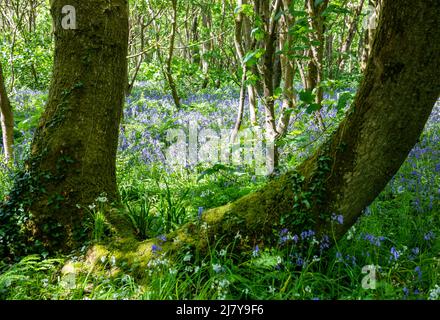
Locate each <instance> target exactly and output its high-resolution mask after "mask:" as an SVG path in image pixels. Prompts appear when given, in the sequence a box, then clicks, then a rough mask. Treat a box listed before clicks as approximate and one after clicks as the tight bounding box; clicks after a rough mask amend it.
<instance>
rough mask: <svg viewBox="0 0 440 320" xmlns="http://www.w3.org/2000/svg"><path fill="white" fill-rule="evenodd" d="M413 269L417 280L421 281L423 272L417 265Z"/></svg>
mask: <svg viewBox="0 0 440 320" xmlns="http://www.w3.org/2000/svg"><path fill="white" fill-rule="evenodd" d="M414 271H415V272H416V273H417V277H418V279H419V281H421V280H422V276H423V273H422V270H421V269H420V267H419V266H417V267H416V268H415V269H414Z"/></svg>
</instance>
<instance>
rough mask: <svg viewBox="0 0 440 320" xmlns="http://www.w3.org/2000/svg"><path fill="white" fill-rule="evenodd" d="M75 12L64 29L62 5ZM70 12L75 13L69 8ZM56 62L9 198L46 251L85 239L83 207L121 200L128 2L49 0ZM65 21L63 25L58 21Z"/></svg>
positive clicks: (85, 210) (121, 0) (117, 0)
mask: <svg viewBox="0 0 440 320" xmlns="http://www.w3.org/2000/svg"><path fill="white" fill-rule="evenodd" d="M66 4H69V5H72V6H74V8H75V9H76V28H75V26H74V24H73V23H72V21H73V20H72V19H70V23H71V26H72V24H73V26H72V27H73V29H64V28H63V26H64V27H65V23H66V20H64V19H63V18H65V16H64V15H63V14H62V9H63V7H64V6H65V5H66ZM70 13H71V14H72V11H70ZM51 14H52V17H53V21H54V35H55V59H54V70H53V79H52V83H51V86H50V89H49V98H48V102H47V105H46V109H45V112H44V114H43V116H42V118H41V120H40V124H39V126H38V128H37V131H36V133H35V136H34V139H33V141H32V146H31V155H30V159H29V161H27V169H26V172H25V173H24V174H23V175H22V178H19V179H17V181H16V186H15V192H13V193H11V197H12V198H13V199H12V203H14V202H15V204H16V205H17V206H18V204H23V205H25V209H26V210H27V211H28V212H30V213H31V214H32V216H31V219H30V220H29V222H28V224H27V227H28V229H29V231H30V232H31V234H32V236H33V238H34V239H38V240H40V241H41V242H42V243H43V244H44V245H46V246H47V247H48V248H49V249H68V248H70V247H72V246H74V245H75V244H76V240H79V239H80V238H81V236H82V230H83V228H82V222H83V221H82V220H83V218H84V214H85V213H86V212H87V209H85V208H87V206H88V205H91V204H92V203H94V201H95V199H96V198H97V197H98V196H99V195H101V194H103V193H105V194H106V196H107V198H108V200H109V201H110V202H111V201H117V200H118V199H119V194H118V189H117V185H116V164H115V162H116V151H117V145H118V136H119V123H120V119H121V114H122V107H123V103H124V88H125V85H126V83H127V59H126V57H127V53H128V5H127V1H126V0H87V1H85V0H82V1H71V2H69V3H67V2H66V1H65V0H53V1H52V2H51ZM62 21H63V22H64V24H62Z"/></svg>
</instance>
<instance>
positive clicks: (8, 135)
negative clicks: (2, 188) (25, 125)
mask: <svg viewBox="0 0 440 320" xmlns="http://www.w3.org/2000/svg"><path fill="white" fill-rule="evenodd" d="M0 116H1V117H0V118H1V127H2V136H3V149H4V154H5V160H6V162H8V163H11V162H12V160H13V151H12V146H13V144H14V114H13V113H12V107H11V103H10V101H9V98H8V94H7V92H6V85H5V79H4V77H3V69H2V65H1V63H0Z"/></svg>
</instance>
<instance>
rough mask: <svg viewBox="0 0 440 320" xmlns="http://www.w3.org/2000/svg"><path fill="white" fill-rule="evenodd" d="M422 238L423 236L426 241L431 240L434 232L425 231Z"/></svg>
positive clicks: (433, 237)
mask: <svg viewBox="0 0 440 320" xmlns="http://www.w3.org/2000/svg"><path fill="white" fill-rule="evenodd" d="M423 238H424V239H425V240H426V241H431V240H433V239H435V233H434V232H433V231H429V232H428V233H426V234H425V235H424V236H423Z"/></svg>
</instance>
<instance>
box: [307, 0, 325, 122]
mask: <svg viewBox="0 0 440 320" xmlns="http://www.w3.org/2000/svg"><path fill="white" fill-rule="evenodd" d="M306 1H307V11H308V14H309V24H310V27H311V28H312V29H313V32H312V33H311V40H313V41H314V42H316V43H317V44H312V45H311V49H310V53H309V57H310V62H309V74H308V78H309V79H308V83H309V88H308V90H315V89H316V104H317V105H318V106H320V107H321V106H322V101H323V100H324V91H323V88H322V86H321V83H322V81H323V80H324V47H325V46H324V17H323V15H322V14H323V12H324V10H325V9H326V8H327V6H328V2H329V1H328V0H324V1H322V2H321V3H319V4H317V2H316V1H315V0H306ZM315 115H316V121H317V123H318V125H319V127H320V128H321V129H322V130H324V129H325V124H324V121H323V119H322V115H321V112H320V110H318V111H317V112H316V114H315Z"/></svg>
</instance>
